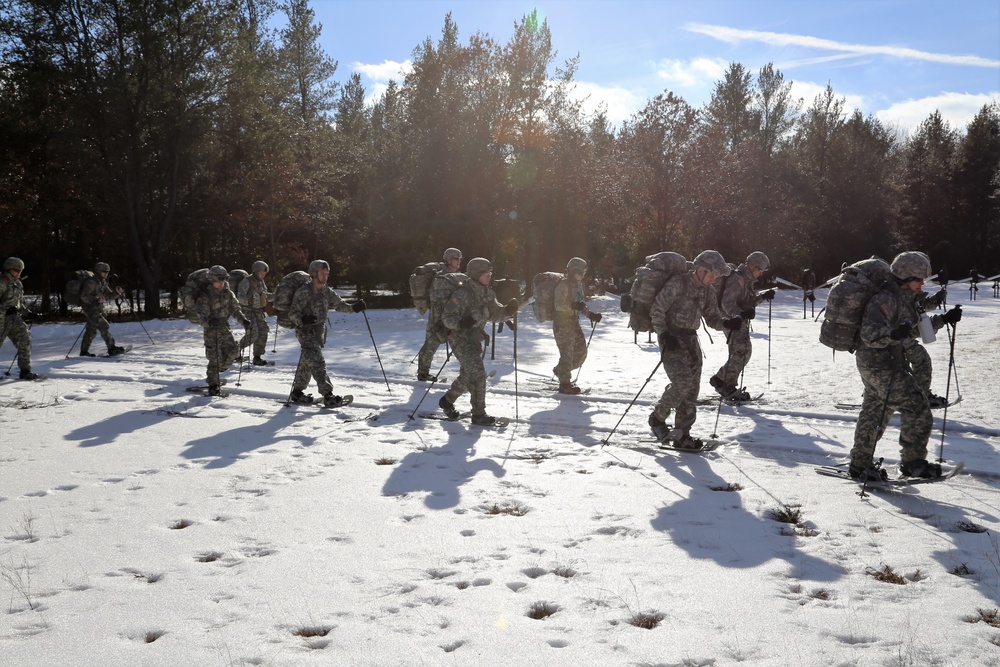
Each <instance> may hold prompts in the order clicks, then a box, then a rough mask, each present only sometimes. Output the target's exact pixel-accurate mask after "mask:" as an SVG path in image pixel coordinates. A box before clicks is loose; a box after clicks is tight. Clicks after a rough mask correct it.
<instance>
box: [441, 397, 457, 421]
mask: <svg viewBox="0 0 1000 667" xmlns="http://www.w3.org/2000/svg"><path fill="white" fill-rule="evenodd" d="M438 407H439V408H441V412H443V413H444V414H445V415H446V416H447V417H448V419H458V418H459V417H461V416H462V413H460V412H459V411H458V410H456V409H455V404H454V403H452V402H451V401H449V400H448V399H447V398H446V397H445V396H442V397H441V400H439V401H438Z"/></svg>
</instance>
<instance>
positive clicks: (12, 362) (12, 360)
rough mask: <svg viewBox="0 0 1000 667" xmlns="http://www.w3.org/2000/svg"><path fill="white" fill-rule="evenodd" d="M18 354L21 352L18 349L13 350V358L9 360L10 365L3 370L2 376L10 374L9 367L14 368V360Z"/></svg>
mask: <svg viewBox="0 0 1000 667" xmlns="http://www.w3.org/2000/svg"><path fill="white" fill-rule="evenodd" d="M19 354H21V352H20V351H17V352H14V358H13V359H11V360H10V366H8V367H7V370H6V371H4V373H3V374H4V377H6V376H8V375H10V369H12V368H14V362H15V361H17V355H19Z"/></svg>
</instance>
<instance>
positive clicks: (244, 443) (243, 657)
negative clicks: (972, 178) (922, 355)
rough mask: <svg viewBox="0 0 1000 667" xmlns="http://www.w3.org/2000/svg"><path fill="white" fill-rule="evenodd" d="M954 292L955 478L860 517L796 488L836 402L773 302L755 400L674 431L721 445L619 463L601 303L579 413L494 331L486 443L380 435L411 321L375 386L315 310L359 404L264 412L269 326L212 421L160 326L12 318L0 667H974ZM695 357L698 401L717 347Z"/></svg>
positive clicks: (994, 641) (842, 383)
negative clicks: (23, 372)
mask: <svg viewBox="0 0 1000 667" xmlns="http://www.w3.org/2000/svg"><path fill="white" fill-rule="evenodd" d="M955 287H956V289H954V290H953V291H952V293H951V297H950V299H949V301H950V302H951V303H958V302H960V303H962V304H963V306H964V309H965V317H964V319H963V320H962V322H960V323H959V325H958V328H957V336H956V341H955V359H956V368H957V382H956V379H955V377H954V376H953V377H952V380H951V386H950V391H949V390H948V382H947V378H948V374H947V368H948V357H949V344H948V340H947V335H946V330H942V331H941V332H940V333H939V340H938V342H936V343H934V344H932V345H930V346H929V350H930V351H931V354H932V356H933V359H934V363H935V377H934V384H933V390H934V391H935V393H938V394H941V395H944V394H945V393H946V391H948V393H950V395H951V397H952V398H955V397H956V396H957V395H958V394H959V393H961V395H962V397H963V400H962V402H961V403H959V404H957V405H955V406H954V407H952V408H950V409H949V410H948V412H947V425H946V430H945V433H946V435H945V436H944V437H943V439H942V435H941V433H942V430H941V427H942V423H941V419H942V417H943V416H944V412H943V411H936V412H935V431H934V434H933V436H932V438H931V442H930V446H931V448H932V455H933V456H935V457H936V456H937V454H938V452H939V448H940V447H941V445H942V442H943V445H944V457H945V459H947V461H948V462H949V463H948V464H946V467H948V466H949V465H950V464H953V463H954V462H956V461H964V462H965V466H966V473H967V474H962V475H960V476H958V477H956V478H954V479H952V480H949V481H947V482H943V483H937V484H927V485H921V486H912V487H907V488H903V489H901V490H896V491H892V492H888V491H882V492H876V493H872V494H870V495H869V496H868V497H867V498H861V497H859V495H858V493H857V492H858V490H859V489H858V487H857V486H856V485H855V484H853V483H851V482H846V481H842V480H839V479H834V478H828V477H822V476H820V475H817V474H816V473H815V471H814V470H815V467H816V466H817V465H837V464H844V465H846V460H847V455H848V452H849V450H850V446H851V441H852V434H853V426H854V421H855V418H856V411H849V410H844V409H839V408H838V407H836V404H837V403H845V402H846V403H860V398H861V397H860V392H861V382H860V379H859V377H858V373H857V370H856V369H855V366H854V359H853V357H851V356H850V355H848V354H837V356H836V357H834V356H833V355H832V354H831V352H830V351H829V350H828V349H826V348H823V347H822V346H820V345H819V343H818V342H817V336H818V331H819V324H818V323H816V322H814V321H812V319H811V318H808V319H804V318H803V312H802V301H801V292H785V293H781V294H779V296H778V298H777V299H776V300H775V301H774V302H773V303H774V306H773V312H772V317H771V321H770V325H769V324H768V317H767V306H766V304H765V305H763V306H762V307H761V308H760V309H759V310H758V317H757V319H756V320H755V322H754V324H755V332H754V335H753V341H754V346H755V347H754V356H753V360H752V361H751V363H750V366H749V367H748V368H747V371H746V376H745V381H744V383H745V384H746V386H747V388H748V390H749V391H750V393H751V394H754V395H756V394H758V393H760V392H764V396H763V398H762V399H761V401H760V402H758V403H756V404H753V405H746V406H742V407H732V406H723V407H722V408H721V412H719V411H717V404H715V403H713V404H710V405H705V406H703V407H700V408H699V411H698V422H697V424H696V425H695V428H694V431H693V433H694V435H696V436H700V437H708V436H709V435H710V434H712V433H713V432H717V434H718V436H719V439H720V440H722V441H724V443H725V444H723V445H722V446H721V447H720V448H719V449H718V450H716V451H715V452H711V453H706V454H690V453H676V452H669V451H660V450H657V449H655V448H654V447H652V446H651V445H650V444H648V443H643V442H641V441H640V440H641V439H646V438H648V431H647V427H646V418H647V416H648V414H649V412H650V408H651V405H652V404H653V402H654V401H655V400H656V398H657V397H658V396H659V394H660V392H661V391H662V390H663V387H664V384H665V382H666V376H665V375H664V374H663V372H662V370H658V371H657V372H656V374H655V376H654V377H653V378H652V381H650V382H649V384H648V385H647V386H646V387H645V390H644V391H643V392H642V394H641V395H640V397H639V399H638V401H636V404H635V406H634V407H633V408H632V409H631V410H630V411H629V412H628V414H627V415H626V416H625V418H624V420H623V421H622V422H621V426H620V427H619V428H618V430H617V431H616V432H615V433H614V435H612V436H611V438H610V444H608V445H606V446H605V445H603V443H602V441H603V440H604V439H605V438H608V436H609V434H610V433H611V431H612V428H613V427H614V426H615V424H616V423H617V422H618V421H619V419H620V418H621V417H622V414H623V413H624V412H625V410H626V408H627V407H628V405H629V403H630V401H632V399H633V397H635V395H636V393H637V392H639V390H640V389H641V388H642V387H643V385H644V383H645V382H646V380H647V378H648V377H649V376H650V374H651V373H652V372H653V370H654V368H655V366H656V364H657V353H656V350H655V345H653V344H650V343H649V342H647V341H646V337H645V336H642V337H640V340H639V342H638V344H634V343H633V339H632V335H631V332H630V331H629V330H628V329H627V328H626V326H625V322H626V317H627V316H625V315H623V314H622V313H620V312H618V307H617V306H618V304H617V300H616V299H613V298H611V297H608V298H606V299H602V300H596V301H594V302H592V308H593V309H594V310H598V311H600V312H603V313H604V315H605V319H604V321H603V322H602V323H601V324H600V325H598V326H597V328H596V330H595V332H594V336H593V341H592V343H591V346H590V357H589V359H588V360H587V362H586V364H585V365H584V366H583V369H582V371H581V373H580V377H579V383H580V384H581V385H582V386H584V387H591V388H592V392H591V393H590V394H588V395H582V396H577V397H564V396H558V395H555V394H553V393H552V390H551V389H550V388H549V386H548V385H547V384H546V383H547V382H548V381H549V380H551V376H550V375H549V373H550V370H551V368H552V366H553V365H555V362H556V347H555V344H554V342H553V340H552V338H551V333H550V331H549V326H548V325H539V324H538V323H536V322H534V320H533V318H532V316H531V315H530V311H522V314H521V323H520V324H521V326H520V329H519V331H518V341H517V345H518V372H517V374H516V375H515V372H514V364H513V356H512V349H513V345H512V343H513V340H512V337H511V335H510V333H509V332H508V331H506V330H505V331H504V332H503V333H502V334H500V335H499V337H498V339H499V340H498V344H497V353H496V359H495V360H494V361H491V360H490V359H489V356H487V361H486V367H487V370H495V371H496V374H495V376H494V377H492V378H491V379H490V380H489V384H488V392H489V393H488V396H487V407H488V410H489V411H490V413H491V414H494V415H498V416H509V417H511V418H512V419H514V418H515V417H516V419H514V421H512V423H511V424H510V425H509V426H508V427H507V428H506V429H503V430H493V429H482V428H480V427H476V426H472V425H471V424H469V423H467V422H460V423H447V422H441V421H435V420H429V419H420V418H419V417H418V418H416V419H413V420H410V419H408V415H409V414H410V413H412V412H413V411H414V408H415V407H416V405H417V402H418V401H420V399H421V398H422V396H423V395H424V391H425V388H426V386H427V385H426V384H423V383H418V382H416V381H415V380H414V379H413V378H414V376H415V374H416V365H415V364H414V363H413V362H412V359H413V357H414V355H415V354H416V352H417V349H418V348H419V346H420V344H421V342H422V341H423V332H424V320H423V319H421V318H420V317H418V316H417V314H416V312H415V311H369V312H368V320H369V322H370V325H371V330H372V332H373V334H374V340H375V343H376V344H377V346H378V351H379V354H380V355H381V360H382V363H383V364H384V367H385V373H386V375H387V376H388V387H387V385H386V382H385V381H384V380H383V377H382V373H381V371H380V370H379V366H378V362H377V360H376V356H375V353H374V350H373V346H372V338H371V337H370V336H369V330H368V328H367V327H366V325H365V319H364V317H363V316H362V315H353V314H346V315H345V314H339V313H331V316H330V322H331V327H330V335H329V340H328V342H327V346H326V349H325V352H326V357H327V361H328V362H329V367H330V373H331V377H332V379H333V382H334V386H335V391H336V392H337V393H352V394H354V395H355V397H356V398H355V403H354V405H353V406H350V407H348V408H343V409H338V410H331V411H323V410H319V409H317V408H316V407H311V406H295V407H289V408H286V407H283V406H282V404H281V403H280V401H281V400H283V399H284V398H285V397H286V396H287V395H288V392H289V389H290V383H291V376H292V373H293V371H294V368H295V364H296V361H297V359H298V346H297V344H296V342H295V339H294V336H293V334H292V333H291V332H289V331H287V330H281V331H280V332H279V334H278V338H277V343H276V350H277V351H276V352H275V353H274V354H271V353H270V349H271V344H270V343H269V344H268V352H269V354H268V356H267V358H269V359H273V360H275V361H276V362H277V365H276V366H274V367H268V368H264V369H254V370H252V371H249V372H247V371H244V372H243V374H242V377H239V376H238V375H237V372H236V370H235V369H233V370H232V371H230V372H229V373H228V374H227V377H228V379H229V384H228V388H229V389H230V390H231V391H232V394H231V395H230V396H229V397H228V398H215V399H209V398H206V397H203V396H200V395H196V394H193V393H189V392H187V391H185V388H186V387H188V386H190V385H194V384H202V383H203V382H204V370H205V367H204V365H205V359H204V352H203V348H202V344H201V332H200V329H199V328H198V327H195V326H193V325H190V324H188V323H187V322H186V321H178V320H172V321H160V322H147V323H145V325H146V328H147V329H148V330H149V333H150V334H151V336H152V338H153V340H155V345H154V344H151V343H150V340H149V339H148V338H147V336H146V333H144V331H143V330H142V329H141V328H140V326H139V325H138V324H137V323H134V322H133V323H129V324H121V325H115V326H114V333H115V335H116V338H117V339H118V342H119V343H120V344H129V343H131V344H134V345H135V349H134V350H133V351H132V352H131V353H130V354H128V355H125V356H124V357H120V358H115V359H80V358H78V357H75V356H70V357H69V358H65V355H66V351H67V349H69V347H70V345H71V343H72V341H73V339H74V338H75V337H76V335H77V334H78V333H79V331H80V328H81V325H80V324H73V325H68V324H59V325H39V326H36V327H35V328H34V329H33V330H32V335H33V338H34V363H33V369H34V370H35V371H36V372H39V373H45V374H47V375H48V376H49V379H48V380H47V381H44V382H37V383H35V382H20V381H15V380H13V379H11V377H7V378H5V379H3V381H2V382H0V575H2V578H0V602H2V604H0V666H2V667H7V666H16V667H28V666H45V667H48V666H55V665H58V666H68V665H73V666H78V667H84V666H95V667H98V666H99V667H109V666H116V665H129V666H135V665H143V666H151V665H155V666H159V665H164V666H167V665H169V666H176V665H194V666H198V667H211V666H216V665H218V666H219V667H230V666H249V665H254V666H258V665H259V666H300V665H350V666H376V665H379V666H381V665H391V666H396V665H407V666H409V665H413V666H418V665H477V666H486V667H500V666H504V667H507V666H510V665H518V666H526V665H538V666H545V667H551V666H552V665H588V666H589V665H593V666H601V667H605V666H609V665H629V666H631V665H635V666H642V667H653V666H667V665H670V666H675V665H676V666H685V667H689V666H708V665H712V666H722V665H768V666H770V665H788V666H793V665H795V666H797V665H864V666H868V665H871V666H889V665H897V666H904V665H914V666H916V665H970V666H972V665H975V666H980V665H1000V612H997V607H998V605H1000V543H998V541H997V538H996V532H995V531H996V530H997V529H998V528H1000V493H998V491H1000V477H998V476H997V475H998V471H1000V451H998V450H1000V417H998V414H997V413H998V411H997V409H996V405H997V399H996V396H997V391H998V388H1000V383H998V381H997V378H998V375H1000V373H998V371H1000V345H998V339H1000V333H998V326H997V323H998V321H1000V320H998V318H997V315H998V312H1000V299H995V298H993V297H992V294H991V293H990V292H989V290H981V291H980V295H979V298H978V300H976V301H973V302H970V301H969V298H968V289H966V290H964V291H963V290H961V289H960V286H955ZM823 298H825V292H821V293H820V300H818V301H817V303H816V304H815V306H816V312H819V309H820V308H821V307H822V305H823V301H822V299H823ZM272 326H273V324H272ZM584 328H585V331H586V333H588V334H589V333H590V326H589V323H587V322H586V321H584ZM769 333H770V342H769V340H768V334H769ZM701 336H702V344H703V347H704V349H705V353H706V359H705V367H704V372H703V376H702V396H705V397H708V396H709V395H710V393H711V392H710V388H709V387H708V382H707V380H708V377H709V376H710V375H711V374H712V373H713V372H714V371H715V370H716V369H717V368H718V367H719V366H720V365H721V364H722V363H723V362H724V361H725V347H724V345H723V344H722V340H723V338H722V336H721V334H718V333H716V332H713V338H714V344H713V343H711V342H709V339H708V336H707V335H706V334H705V333H704V332H703V333H702V334H701ZM95 345H97V346H99V347H102V346H100V343H99V341H98V343H96V344H95ZM75 353H76V349H74V350H73V354H74V355H75ZM12 356H13V349H12V347H11V345H10V343H7V344H5V345H4V346H3V347H2V348H0V358H2V359H3V362H4V365H3V369H4V370H6V367H7V364H8V363H9V362H10V360H11V358H12ZM444 358H445V356H444V348H443V347H442V348H441V351H440V352H439V355H438V357H437V358H436V362H435V365H436V366H437V365H439V364H440V363H441V362H442V361H444ZM457 370H458V368H457V363H456V362H455V361H454V360H452V361H450V362H448V364H447V366H446V367H445V370H444V372H443V375H444V376H447V377H450V378H454V377H455V374H456V373H457ZM16 372H17V368H16V366H15V368H14V373H13V374H14V375H16ZM311 389H312V391H314V392H315V386H312V387H311ZM443 390H444V387H439V386H434V387H433V388H432V389H431V391H430V393H429V395H428V396H427V398H426V400H424V401H423V405H422V408H421V411H424V410H432V409H435V408H436V404H437V399H438V397H439V396H440V395H441V394H442V392H443ZM458 406H459V408H460V409H465V410H467V409H468V400H467V398H463V399H461V400H460V401H459V403H458ZM716 420H718V421H717V422H716ZM716 424H717V426H716ZM896 424H898V422H897V421H896V420H895V419H894V420H893V422H892V425H891V426H890V430H889V432H888V433H887V435H886V437H885V438H883V440H882V441H881V443H880V445H879V448H878V454H879V455H882V456H884V457H885V459H886V465H887V466H888V467H889V468H890V470H892V471H893V473H894V472H895V465H896V463H897V462H898V446H897V444H896V442H895V440H896V438H897V436H898V431H897V430H896V427H895V426H896ZM796 514H797V515H798V523H797V524H796V523H787V522H781V521H778V520H777V518H778V516H779V515H783V516H784V518H787V519H794V518H795V515H796ZM876 575H877V576H876ZM891 575H895V576H896V577H898V578H897V579H896V581H897V583H891V582H890V581H887V579H892V578H893V576H891ZM988 621H992V622H993V623H994V624H995V626H991V625H990V624H989V623H988ZM642 626H649V627H642Z"/></svg>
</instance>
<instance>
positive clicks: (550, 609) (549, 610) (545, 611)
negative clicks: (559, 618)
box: [527, 602, 559, 621]
mask: <svg viewBox="0 0 1000 667" xmlns="http://www.w3.org/2000/svg"><path fill="white" fill-rule="evenodd" d="M557 611H559V605H557V604H553V603H551V602H535V603H533V604H532V605H531V607H529V608H528V614H527V616H528V618H533V619H535V620H536V621H537V620H541V619H543V618H548V617H549V616H551V615H552V614H554V613H556V612H557Z"/></svg>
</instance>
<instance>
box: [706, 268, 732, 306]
mask: <svg viewBox="0 0 1000 667" xmlns="http://www.w3.org/2000/svg"><path fill="white" fill-rule="evenodd" d="M727 264H728V265H729V273H727V274H726V275H724V276H722V277H721V278H718V279H717V280H716V281H715V282H714V283H712V287H714V288H715V296H716V298H717V299H718V303H719V308H722V295H723V294H725V293H726V285H728V284H729V276H731V275H733V274H734V273H735V272H736V270H737V269H738V268H739V267H738V266H736V265H735V264H733V263H732V262H727Z"/></svg>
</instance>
